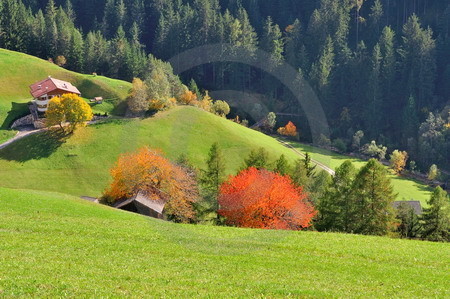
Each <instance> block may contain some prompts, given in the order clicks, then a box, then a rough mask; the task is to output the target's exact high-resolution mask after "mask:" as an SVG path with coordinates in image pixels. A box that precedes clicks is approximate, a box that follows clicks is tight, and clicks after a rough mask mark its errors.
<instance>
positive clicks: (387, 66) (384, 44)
mask: <svg viewBox="0 0 450 299" xmlns="http://www.w3.org/2000/svg"><path fill="white" fill-rule="evenodd" d="M394 39H395V33H394V31H392V29H391V28H390V27H384V29H383V32H382V33H381V36H380V40H379V42H378V44H379V45H380V51H381V56H382V62H381V90H382V96H383V99H384V105H383V106H384V111H385V112H389V114H392V112H393V110H394V109H391V107H392V105H393V104H394V103H395V101H393V95H394V93H393V86H395V85H394V84H393V83H394V80H395V64H396V57H395V51H396V50H395V45H394Z"/></svg>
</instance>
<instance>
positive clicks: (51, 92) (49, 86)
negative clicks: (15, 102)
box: [30, 76, 81, 113]
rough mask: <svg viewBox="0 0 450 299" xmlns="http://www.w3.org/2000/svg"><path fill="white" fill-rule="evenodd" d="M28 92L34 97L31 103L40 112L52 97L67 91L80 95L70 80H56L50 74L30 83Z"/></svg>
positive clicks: (45, 109) (43, 110)
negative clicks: (45, 77)
mask: <svg viewBox="0 0 450 299" xmlns="http://www.w3.org/2000/svg"><path fill="white" fill-rule="evenodd" d="M30 93H31V95H32V96H33V98H34V100H33V103H34V104H35V105H36V108H37V111H38V112H40V113H43V112H45V111H47V107H48V102H49V101H50V100H51V99H52V98H53V97H57V96H62V95H63V94H67V93H72V94H76V95H81V93H80V91H79V90H78V89H77V88H76V87H75V86H73V85H72V84H71V83H70V82H66V81H62V80H58V79H55V78H52V77H51V76H48V78H47V79H44V80H42V81H39V82H36V83H34V84H32V85H30Z"/></svg>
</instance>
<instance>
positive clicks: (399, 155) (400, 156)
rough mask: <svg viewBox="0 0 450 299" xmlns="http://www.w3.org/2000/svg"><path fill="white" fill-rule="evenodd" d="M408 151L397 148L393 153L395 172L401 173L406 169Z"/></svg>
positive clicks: (392, 163)
mask: <svg viewBox="0 0 450 299" xmlns="http://www.w3.org/2000/svg"><path fill="white" fill-rule="evenodd" d="M407 160H408V153H407V152H405V151H403V152H402V151H399V150H395V151H393V152H392V154H391V159H390V164H391V168H392V169H393V170H394V172H395V173H397V174H400V173H401V172H402V171H403V169H405V166H406V161H407Z"/></svg>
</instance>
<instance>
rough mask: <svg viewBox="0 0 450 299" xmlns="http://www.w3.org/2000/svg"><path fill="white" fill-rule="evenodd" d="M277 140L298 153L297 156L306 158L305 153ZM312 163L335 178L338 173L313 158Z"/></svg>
mask: <svg viewBox="0 0 450 299" xmlns="http://www.w3.org/2000/svg"><path fill="white" fill-rule="evenodd" d="M276 139H277V140H278V142H279V143H281V144H282V145H284V146H285V147H288V148H290V149H291V150H292V151H293V152H294V153H296V154H297V155H299V156H300V157H302V158H304V157H305V154H304V153H302V152H301V151H299V150H298V149H296V148H295V147H293V146H292V145H290V144H289V143H287V142H285V141H283V140H281V139H279V138H276ZM311 162H313V163H314V164H316V165H317V166H319V168H322V169H323V170H325V171H326V172H328V173H329V174H331V175H333V176H334V175H335V173H336V172H335V171H334V170H333V169H331V168H330V167H328V166H326V165H325V164H323V163H320V162H319V161H317V160H314V159H312V158H311Z"/></svg>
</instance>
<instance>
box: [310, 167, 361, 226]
mask: <svg viewBox="0 0 450 299" xmlns="http://www.w3.org/2000/svg"><path fill="white" fill-rule="evenodd" d="M355 175H356V168H355V167H354V166H353V164H352V163H351V162H350V161H345V162H344V163H342V164H341V166H339V167H338V168H337V169H336V174H335V175H334V177H333V178H332V179H331V182H330V184H329V186H328V187H327V189H326V191H325V194H324V196H323V197H322V198H321V199H320V200H319V202H318V205H317V210H318V211H319V216H318V217H317V222H316V224H315V227H316V228H317V229H318V230H321V231H339V232H347V233H350V232H352V231H351V228H352V223H353V222H354V221H355V216H356V215H355V196H354V189H353V181H354V179H355Z"/></svg>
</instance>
